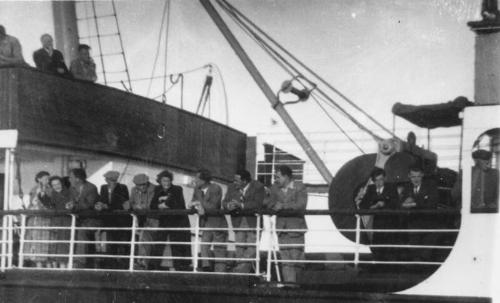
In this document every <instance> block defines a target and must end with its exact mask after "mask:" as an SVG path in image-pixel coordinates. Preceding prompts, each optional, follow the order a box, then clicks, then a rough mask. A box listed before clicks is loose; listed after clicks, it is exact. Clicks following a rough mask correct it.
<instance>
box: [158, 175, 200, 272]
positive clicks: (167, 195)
mask: <svg viewBox="0 0 500 303" xmlns="http://www.w3.org/2000/svg"><path fill="white" fill-rule="evenodd" d="M173 180H174V176H173V174H172V173H171V172H169V171H168V170H164V171H162V172H160V173H159V174H158V176H157V178H156V181H157V182H158V184H159V186H157V187H156V189H155V194H154V196H153V199H152V200H151V209H158V210H166V209H172V210H173V209H181V210H185V209H186V203H185V201H184V194H183V193H182V187H180V186H177V185H173V184H172V181H173ZM160 227H165V228H185V229H183V230H166V231H159V232H156V233H155V237H154V238H155V239H157V240H158V241H167V240H168V241H170V242H173V243H172V244H171V247H172V257H174V258H175V257H181V258H186V257H191V245H189V244H186V242H187V243H189V242H190V241H191V231H190V227H191V225H190V223H189V218H188V216H187V214H180V215H169V216H162V217H160ZM175 242H184V243H182V244H176V243H175ZM164 246H165V245H157V248H160V249H156V253H157V254H160V253H161V252H163V251H164V250H163V248H164ZM189 264H190V260H189V259H173V261H172V260H163V261H162V263H161V264H160V267H164V268H168V269H169V270H181V271H186V270H188V269H189Z"/></svg>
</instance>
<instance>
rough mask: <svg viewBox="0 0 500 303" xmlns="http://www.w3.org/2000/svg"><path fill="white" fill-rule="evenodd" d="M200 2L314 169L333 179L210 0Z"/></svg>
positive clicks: (328, 180) (330, 179)
mask: <svg viewBox="0 0 500 303" xmlns="http://www.w3.org/2000/svg"><path fill="white" fill-rule="evenodd" d="M200 2H201V4H202V5H203V7H204V8H205V10H206V11H207V13H208V15H209V16H210V17H211V18H212V20H213V21H214V23H215V25H217V27H218V28H219V30H220V31H221V33H222V34H223V35H224V37H225V38H226V40H227V41H228V42H229V45H231V47H232V49H233V50H234V52H235V53H236V55H237V56H238V58H240V60H241V62H242V63H243V65H244V66H245V68H246V69H247V71H248V72H249V73H250V75H251V76H252V78H253V79H254V81H255V82H256V83H257V85H258V86H259V88H260V89H261V90H262V92H263V93H264V95H265V96H266V98H267V99H268V101H269V102H270V103H271V106H272V107H273V108H274V110H275V111H276V112H277V113H278V115H279V116H280V117H281V119H282V120H283V122H284V123H285V125H286V126H287V127H288V129H289V130H290V132H291V133H292V135H293V136H294V137H295V139H296V140H297V142H298V143H299V144H300V146H301V147H302V149H303V150H304V151H305V153H306V154H307V156H308V157H309V159H310V160H311V162H312V163H313V164H314V166H315V167H316V169H317V170H318V171H319V173H320V174H321V176H322V177H323V179H325V181H326V182H328V184H330V182H331V181H332V179H333V176H332V174H331V173H330V170H329V169H328V168H327V167H326V165H325V163H324V162H323V160H322V159H321V158H320V157H319V155H318V154H317V153H316V151H315V150H314V148H313V147H312V146H311V144H310V143H309V140H307V138H306V136H305V135H304V134H303V133H302V131H301V130H300V129H299V127H298V126H297V124H296V123H295V122H294V121H293V119H292V118H291V116H290V114H289V113H288V111H287V110H286V109H285V107H284V106H283V103H281V102H280V101H279V100H278V97H277V96H276V95H275V94H274V92H273V90H272V89H271V87H270V86H269V84H268V83H267V82H266V80H265V79H264V77H263V76H262V74H261V73H260V72H259V70H258V69H257V67H256V66H255V64H254V63H253V62H252V60H251V59H250V57H249V56H248V54H247V53H246V52H245V50H244V49H243V47H242V46H241V44H240V43H239V42H238V40H237V39H236V37H235V36H234V35H233V33H232V32H231V30H230V29H229V28H228V26H227V25H226V23H225V22H224V20H223V19H222V18H221V16H220V15H219V13H218V12H217V10H215V8H214V6H213V5H212V3H211V2H210V0H200Z"/></svg>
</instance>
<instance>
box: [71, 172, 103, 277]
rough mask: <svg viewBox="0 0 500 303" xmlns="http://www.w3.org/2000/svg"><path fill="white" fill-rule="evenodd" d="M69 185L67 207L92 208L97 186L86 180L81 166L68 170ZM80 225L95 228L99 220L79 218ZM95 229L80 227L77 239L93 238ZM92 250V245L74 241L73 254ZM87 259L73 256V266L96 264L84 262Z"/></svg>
mask: <svg viewBox="0 0 500 303" xmlns="http://www.w3.org/2000/svg"><path fill="white" fill-rule="evenodd" d="M69 180H70V182H71V187H70V189H69V192H70V197H71V201H70V203H68V209H73V210H94V209H95V204H96V202H97V201H98V200H99V194H98V192H97V187H96V186H95V185H94V184H92V183H90V182H88V181H87V173H86V172H85V170H84V169H83V168H73V169H71V171H70V172H69ZM77 223H78V226H80V227H91V228H95V227H98V226H99V221H98V220H97V219H95V218H92V217H90V218H81V219H79V221H78V222H77ZM95 233H96V230H95V229H89V230H85V229H80V230H77V232H76V239H77V240H78V241H90V240H94V239H95ZM92 251H93V246H92V245H90V244H87V243H76V244H75V254H88V253H90V252H92ZM87 261H89V260H88V259H87V258H75V267H77V268H78V267H84V266H86V265H89V266H92V267H93V266H95V265H96V264H90V263H91V262H89V264H85V263H86V262H87Z"/></svg>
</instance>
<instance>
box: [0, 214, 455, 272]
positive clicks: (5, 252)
mask: <svg viewBox="0 0 500 303" xmlns="http://www.w3.org/2000/svg"><path fill="white" fill-rule="evenodd" d="M226 214H231V213H230V212H227V211H222V210H220V211H207V212H206V214H205V215H206V216H222V215H226ZM232 214H233V215H241V216H249V215H252V216H256V219H257V227H258V228H233V229H232V230H233V231H253V232H255V233H256V241H255V242H252V243H248V242H231V243H230V244H231V245H234V246H237V247H255V250H256V252H257V253H256V254H255V257H252V258H236V257H227V256H225V257H220V256H219V257H215V256H201V255H200V246H201V245H218V246H227V245H228V244H229V242H202V241H201V238H200V235H201V233H203V232H204V231H228V228H222V227H217V228H212V227H201V226H200V218H201V216H200V215H198V214H197V213H196V211H195V210H166V211H132V212H126V211H118V212H97V211H82V212H78V213H75V212H70V211H33V210H29V211H26V210H12V211H0V217H1V218H3V221H4V222H5V223H4V225H3V226H4V228H3V230H2V233H3V232H4V231H5V232H7V233H9V234H11V236H9V237H5V238H2V242H1V245H2V247H3V249H2V254H0V257H1V258H2V260H3V261H2V264H5V265H4V266H3V267H2V270H7V269H10V268H14V267H19V268H27V267H26V266H25V261H26V260H27V259H29V258H33V257H46V258H62V259H65V260H67V266H66V268H65V269H66V270H73V269H76V268H75V259H76V258H80V259H81V258H89V259H94V258H103V259H110V258H114V259H125V260H128V262H127V264H128V265H127V267H126V268H123V269H113V270H123V271H130V272H133V271H141V269H136V268H135V265H136V261H137V260H138V259H142V260H191V261H192V262H191V263H192V269H187V270H184V271H182V272H192V273H198V272H200V271H199V268H198V263H199V262H200V261H202V260H210V261H214V262H215V261H221V262H226V263H229V262H237V261H244V262H250V263H251V264H252V267H253V269H254V270H253V272H252V273H246V275H253V276H258V277H262V278H263V279H265V280H267V281H271V280H272V275H271V272H272V268H273V267H274V271H275V273H276V279H277V280H278V281H280V280H281V277H280V272H279V266H280V265H281V264H285V263H304V264H349V265H352V266H354V267H358V266H359V265H360V264H406V265H439V264H441V262H436V261H432V260H431V261H429V260H420V261H413V260H407V261H401V260H363V259H361V254H362V253H361V247H363V246H368V247H369V248H388V249H389V248H393V249H412V250H419V249H436V250H450V249H452V248H453V246H451V245H449V243H448V244H446V245H445V244H443V245H439V244H435V243H433V244H425V245H424V244H406V243H382V244H381V243H372V244H366V243H362V242H363V241H362V240H361V239H362V235H363V234H364V233H393V234H396V233H397V234H412V233H438V234H450V233H458V232H459V229H453V228H442V229H440V228H429V229H397V228H388V229H380V228H378V229H377V228H366V229H365V228H363V227H362V220H361V217H362V216H364V215H380V216H386V215H402V216H404V215H411V216H415V215H419V214H421V215H436V216H439V217H441V218H442V217H443V216H457V215H460V212H459V211H457V210H449V209H448V210H360V211H350V210H339V211H325V210H307V211H302V212H297V211H278V212H276V211H271V210H263V211H259V212H252V211H241V212H240V213H238V214H235V213H232ZM332 214H336V215H339V214H343V215H346V216H354V217H355V219H356V221H355V227H354V228H344V229H337V230H338V231H340V232H345V233H352V234H354V241H353V242H351V243H350V244H347V245H346V244H312V245H311V244H307V246H318V247H325V245H327V246H329V247H342V248H346V247H348V248H352V249H353V251H354V253H351V254H350V255H351V257H348V258H345V259H343V260H290V259H283V258H280V257H279V249H280V248H285V247H300V248H301V249H305V247H306V244H305V243H302V244H283V243H278V241H277V239H278V237H277V235H278V234H280V233H282V232H296V233H304V234H305V233H308V232H314V231H332V230H329V229H277V228H276V226H275V225H274V224H271V227H269V228H268V229H264V228H261V227H260V226H261V222H262V218H263V216H277V217H294V216H300V217H302V216H304V215H323V216H324V215H332ZM169 215H170V216H172V215H173V216H179V215H192V216H193V217H194V219H195V220H194V225H193V226H191V227H169V228H166V227H141V226H139V218H141V217H148V218H152V217H156V218H159V217H161V216H169ZM37 216H40V217H55V216H70V217H71V223H70V225H69V226H34V225H30V224H29V223H28V221H29V219H30V218H31V217H37ZM108 216H118V217H123V216H125V217H127V216H128V217H132V224H131V226H130V227H101V226H78V223H79V222H80V220H81V219H82V218H90V217H97V218H101V219H102V218H106V217H108ZM14 218H17V219H18V220H17V222H16V224H14V222H15V220H14ZM6 225H7V226H6ZM65 230H66V231H67V230H69V231H70V232H69V239H67V240H54V239H27V235H28V234H29V233H30V232H31V231H49V232H57V231H65ZM82 230H87V231H96V232H97V231H101V232H104V231H130V232H131V237H130V239H129V240H126V241H125V240H124V241H111V240H100V239H94V240H81V239H78V237H77V235H78V231H82ZM145 231H149V232H180V231H184V232H189V234H190V235H191V238H192V239H193V235H194V239H193V240H192V241H179V242H177V241H171V240H165V241H145V240H143V239H141V238H137V236H136V235H137V234H138V233H141V232H145ZM14 232H16V234H18V235H19V251H18V252H17V257H18V262H17V264H13V260H14V255H15V252H14V248H13V247H14V245H13V239H14V237H13V236H12V234H13V233H14ZM263 233H270V234H271V237H270V239H269V242H270V243H267V244H268V245H267V260H266V265H265V266H266V268H265V269H264V270H262V269H261V267H260V266H261V264H260V262H261V255H260V252H261V249H262V247H261V235H262V234H263ZM35 243H36V244H42V245H43V244H46V245H53V244H64V243H67V244H68V253H67V254H61V253H52V252H50V253H46V252H26V249H25V248H26V246H27V245H30V244H35ZM82 244H87V245H96V244H106V245H127V247H128V248H129V250H128V253H126V254H109V253H102V252H101V253H93V254H88V253H83V254H81V253H76V251H75V246H76V245H82ZM139 245H186V246H189V247H191V251H192V256H168V255H163V256H158V255H140V254H138V253H137V246H139ZM226 252H227V251H226ZM48 269H55V268H48ZM58 269H60V268H58ZM78 269H80V268H78ZM94 270H110V269H104V268H96V269H94ZM149 271H155V270H149ZM203 274H205V272H203ZM207 274H238V275H241V273H232V272H220V273H207Z"/></svg>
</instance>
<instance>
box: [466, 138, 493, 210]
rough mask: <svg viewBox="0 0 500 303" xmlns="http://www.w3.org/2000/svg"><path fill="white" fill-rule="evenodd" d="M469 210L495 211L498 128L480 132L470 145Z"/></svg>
mask: <svg viewBox="0 0 500 303" xmlns="http://www.w3.org/2000/svg"><path fill="white" fill-rule="evenodd" d="M471 156H472V158H473V160H474V165H473V166H472V171H471V212H473V213H497V212H498V187H499V177H498V176H499V164H500V157H499V156H500V128H495V129H490V130H488V131H486V132H484V133H483V134H481V135H480V136H479V137H478V138H477V139H476V141H474V145H473V147H472V154H471Z"/></svg>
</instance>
